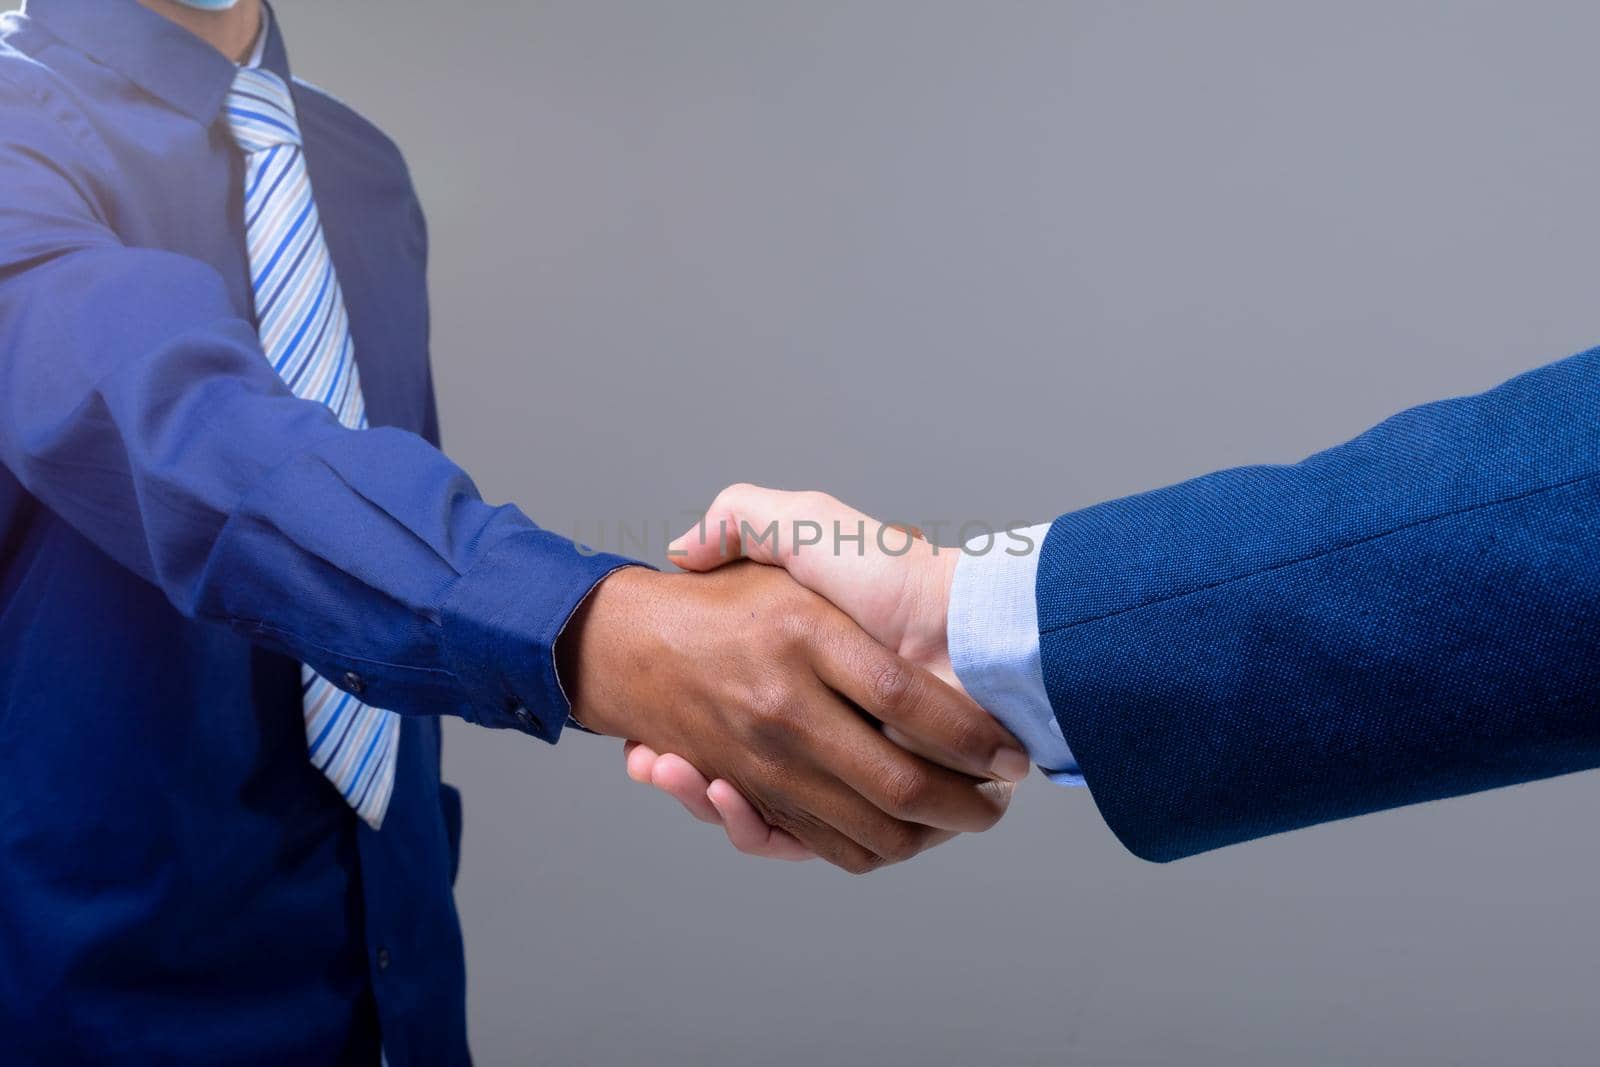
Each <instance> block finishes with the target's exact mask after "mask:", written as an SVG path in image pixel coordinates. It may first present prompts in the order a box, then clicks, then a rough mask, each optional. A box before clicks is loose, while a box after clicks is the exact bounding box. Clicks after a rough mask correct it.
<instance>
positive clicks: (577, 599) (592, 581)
mask: <svg viewBox="0 0 1600 1067" xmlns="http://www.w3.org/2000/svg"><path fill="white" fill-rule="evenodd" d="M635 565H641V564H637V563H636V562H635V561H634V560H630V559H626V558H624V557H622V556H613V555H610V554H609V553H605V552H593V551H590V550H587V549H583V548H581V547H580V546H578V545H576V544H575V543H573V542H572V541H569V540H567V539H566V538H565V537H562V536H560V535H559V534H554V533H551V532H550V531H548V530H541V529H538V528H536V527H535V528H529V529H525V530H519V531H518V532H516V533H513V534H511V535H510V536H508V537H506V538H505V539H504V540H502V541H501V542H500V543H499V544H497V545H495V546H494V547H493V548H491V549H489V550H488V551H487V552H486V553H484V555H483V557H482V558H480V559H479V560H478V561H477V562H476V563H474V564H473V565H472V568H471V569H470V570H468V571H467V573H465V574H463V575H462V576H461V577H460V578H459V579H457V581H456V584H455V587H454V588H453V589H452V590H451V592H450V596H449V599H448V600H447V601H446V602H445V605H444V612H443V615H444V618H443V624H444V632H445V638H446V640H445V647H446V653H447V655H448V657H449V660H450V665H451V669H452V670H453V671H454V672H455V674H456V676H457V677H458V678H459V679H460V681H461V683H462V685H463V686H464V687H465V688H466V689H467V690H468V692H469V693H470V694H471V696H472V698H473V699H472V704H471V708H470V709H469V710H468V711H467V712H466V713H464V715H463V717H464V718H467V719H469V720H471V721H472V722H475V723H477V724H478V725H480V726H491V727H505V728H508V729H513V730H521V731H522V732H524V733H529V734H532V735H533V736H535V737H537V738H539V739H540V740H542V741H549V742H551V743H552V744H554V743H555V741H556V739H557V738H559V737H560V736H561V730H562V727H564V726H565V725H566V724H567V719H568V717H569V715H570V714H571V710H572V705H571V702H570V701H568V700H567V695H566V693H565V692H564V691H563V690H562V688H561V680H560V678H558V677H557V676H556V662H555V647H556V640H557V638H559V637H560V636H561V631H562V630H564V629H566V626H567V620H568V619H570V618H571V617H572V613H573V612H574V611H576V610H577V607H578V605H579V604H581V603H583V600H584V598H586V597H587V596H588V595H589V593H590V591H592V590H593V589H594V587H595V586H596V585H598V584H599V583H600V580H601V579H602V578H605V577H606V576H607V575H609V574H611V572H613V571H615V570H617V569H619V568H621V567H627V566H635Z"/></svg>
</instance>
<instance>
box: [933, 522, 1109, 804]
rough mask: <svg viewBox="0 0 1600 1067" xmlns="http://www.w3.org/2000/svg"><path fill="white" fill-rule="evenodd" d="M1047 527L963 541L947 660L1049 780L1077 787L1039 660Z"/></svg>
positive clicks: (969, 691) (952, 588)
mask: <svg viewBox="0 0 1600 1067" xmlns="http://www.w3.org/2000/svg"><path fill="white" fill-rule="evenodd" d="M1049 532H1050V524H1049V523H1043V524H1041V525H1039V526H1029V527H1025V528H1023V529H1020V530H1016V531H1014V532H1013V537H1011V538H1007V539H1006V544H1005V545H1004V547H1002V545H1001V544H1000V542H998V541H997V540H996V539H995V538H994V537H992V536H982V537H976V538H974V539H973V540H972V541H970V542H969V543H968V544H967V545H966V546H965V547H964V549H963V551H962V553H961V558H960V559H959V560H957V562H956V575H955V580H954V581H953V582H952V583H951V586H950V608H949V614H948V622H947V624H946V637H947V638H948V640H949V645H950V665H951V666H952V667H954V668H955V672H956V677H957V678H959V679H961V684H962V686H963V687H964V688H965V689H966V691H967V694H968V695H969V696H971V697H972V699H973V700H976V701H977V702H978V703H979V704H982V705H983V706H984V707H985V708H986V709H988V711H989V713H990V714H991V715H993V716H994V717H995V718H996V719H999V720H1000V722H1001V723H1002V724H1003V725H1004V726H1005V727H1006V729H1008V730H1010V731H1011V733H1012V734H1013V735H1014V736H1015V737H1016V739H1017V740H1018V741H1021V742H1022V746H1023V748H1025V749H1027V752H1028V755H1029V756H1031V757H1032V758H1033V762H1035V763H1037V764H1038V765H1039V766H1040V767H1041V768H1042V769H1043V770H1044V772H1045V774H1046V775H1047V776H1048V777H1049V778H1050V780H1051V781H1054V782H1057V783H1059V784H1061V785H1082V784H1083V776H1082V775H1080V774H1079V773H1078V763H1077V760H1075V759H1073V757H1072V749H1071V748H1069V747H1068V745H1067V741H1066V738H1065V737H1063V736H1062V734H1061V724H1060V723H1059V722H1057V721H1056V716H1055V712H1054V711H1053V710H1051V707H1050V697H1049V696H1048V694H1046V692H1045V687H1044V669H1043V666H1042V664H1041V662H1040V659H1039V610H1038V606H1037V602H1036V598H1035V596H1034V584H1035V581H1036V579H1037V576H1038V573H1039V551H1040V549H1041V548H1042V547H1043V546H1044V539H1045V535H1046V534H1048V533H1049ZM1024 544H1025V545H1026V547H1025V548H1022V547H1018V546H1020V545H1024Z"/></svg>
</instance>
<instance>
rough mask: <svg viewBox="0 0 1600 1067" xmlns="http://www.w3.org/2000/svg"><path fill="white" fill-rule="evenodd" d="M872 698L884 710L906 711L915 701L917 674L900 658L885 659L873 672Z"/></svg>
mask: <svg viewBox="0 0 1600 1067" xmlns="http://www.w3.org/2000/svg"><path fill="white" fill-rule="evenodd" d="M871 683H872V690H871V691H872V699H873V702H874V703H875V705H876V706H877V707H879V708H881V709H883V710H884V711H888V712H898V711H905V710H907V709H908V708H909V707H911V705H912V703H913V702H914V699H915V695H916V687H917V676H916V674H914V673H913V672H912V670H911V668H910V667H908V666H907V665H906V664H904V663H902V662H901V661H900V660H898V659H891V660H885V661H884V662H883V663H881V664H879V665H878V666H877V667H876V668H875V669H874V670H873V672H872V679H871Z"/></svg>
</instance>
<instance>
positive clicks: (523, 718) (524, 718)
mask: <svg viewBox="0 0 1600 1067" xmlns="http://www.w3.org/2000/svg"><path fill="white" fill-rule="evenodd" d="M511 714H513V715H515V716H516V717H517V721H518V722H520V723H521V724H522V725H524V726H527V727H530V728H531V727H532V726H533V712H531V711H529V710H528V709H527V708H524V707H521V706H520V705H519V706H518V707H516V708H515V709H513V710H512V712H511Z"/></svg>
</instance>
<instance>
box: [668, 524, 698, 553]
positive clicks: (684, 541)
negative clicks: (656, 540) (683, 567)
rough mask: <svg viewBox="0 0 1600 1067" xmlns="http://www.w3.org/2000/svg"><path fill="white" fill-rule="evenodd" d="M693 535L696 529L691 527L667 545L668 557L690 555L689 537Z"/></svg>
mask: <svg viewBox="0 0 1600 1067" xmlns="http://www.w3.org/2000/svg"><path fill="white" fill-rule="evenodd" d="M692 533H694V528H693V527H690V528H689V529H687V530H685V531H683V533H681V534H679V535H678V536H677V537H674V538H673V539H672V541H671V542H670V543H669V544H668V545H667V555H669V556H687V555H688V554H689V535H690V534H692Z"/></svg>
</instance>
